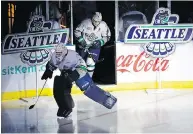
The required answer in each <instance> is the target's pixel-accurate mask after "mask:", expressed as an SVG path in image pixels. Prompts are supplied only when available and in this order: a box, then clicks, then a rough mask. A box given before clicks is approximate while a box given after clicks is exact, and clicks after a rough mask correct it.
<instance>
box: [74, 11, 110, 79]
mask: <svg viewBox="0 0 193 134" xmlns="http://www.w3.org/2000/svg"><path fill="white" fill-rule="evenodd" d="M74 34H75V37H76V39H77V41H78V42H79V44H78V46H77V52H78V53H79V54H80V56H81V57H82V58H83V59H84V60H85V61H86V64H87V67H88V73H89V75H90V76H91V77H92V75H93V72H94V69H95V63H96V62H97V61H98V58H99V54H100V48H101V46H103V45H104V44H105V43H106V42H107V41H109V40H110V37H111V32H110V29H109V27H108V26H107V24H106V23H105V22H104V21H102V15H101V13H100V12H96V13H95V14H94V15H93V17H92V19H85V20H84V21H82V22H81V24H79V25H78V27H77V28H76V29H75V31H74ZM89 56H90V57H89Z"/></svg>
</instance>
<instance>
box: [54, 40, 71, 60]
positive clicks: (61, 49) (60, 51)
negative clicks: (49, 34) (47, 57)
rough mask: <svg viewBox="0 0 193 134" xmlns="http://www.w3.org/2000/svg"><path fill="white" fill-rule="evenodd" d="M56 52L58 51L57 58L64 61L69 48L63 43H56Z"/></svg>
mask: <svg viewBox="0 0 193 134" xmlns="http://www.w3.org/2000/svg"><path fill="white" fill-rule="evenodd" d="M55 53H56V60H57V61H58V62H59V61H62V60H63V59H64V58H65V56H66V55H67V53H68V50H67V48H66V47H65V46H64V44H63V43H60V44H58V45H56V47H55Z"/></svg>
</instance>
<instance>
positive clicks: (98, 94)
mask: <svg viewBox="0 0 193 134" xmlns="http://www.w3.org/2000/svg"><path fill="white" fill-rule="evenodd" d="M84 94H85V95H86V96H87V97H89V98H90V99H92V100H93V101H95V102H98V103H99V104H101V105H103V106H105V107H106V108H108V109H111V108H112V107H113V106H114V105H115V103H116V102H117V98H115V97H114V96H113V95H111V94H110V93H109V92H106V91H104V90H102V89H101V88H99V87H98V86H96V85H95V84H94V83H93V84H92V85H91V86H89V87H88V89H87V90H86V91H85V92H84Z"/></svg>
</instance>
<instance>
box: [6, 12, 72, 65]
mask: <svg viewBox="0 0 193 134" xmlns="http://www.w3.org/2000/svg"><path fill="white" fill-rule="evenodd" d="M52 26H53V24H52V21H45V19H44V17H43V16H39V15H35V16H33V17H32V18H31V20H30V22H29V24H28V29H27V32H26V33H17V34H8V35H7V36H6V37H5V39H4V41H3V49H2V54H4V55H5V54H12V53H21V54H20V58H21V60H22V62H24V63H26V64H28V65H30V66H34V65H41V64H44V63H45V62H46V61H48V60H49V59H50V57H51V52H50V49H52V48H53V47H54V46H55V45H57V44H58V43H61V42H63V43H64V44H66V42H67V40H68V36H69V29H57V30H53V29H52Z"/></svg>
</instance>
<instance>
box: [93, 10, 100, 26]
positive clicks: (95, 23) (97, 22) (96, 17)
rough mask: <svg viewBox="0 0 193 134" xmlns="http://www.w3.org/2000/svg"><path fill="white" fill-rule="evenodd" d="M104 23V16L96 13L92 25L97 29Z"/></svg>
mask: <svg viewBox="0 0 193 134" xmlns="http://www.w3.org/2000/svg"><path fill="white" fill-rule="evenodd" d="M101 21H102V15H101V13H99V12H96V13H95V14H94V15H93V17H92V24H93V25H94V26H95V27H96V26H98V25H99V24H100V23H101Z"/></svg>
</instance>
